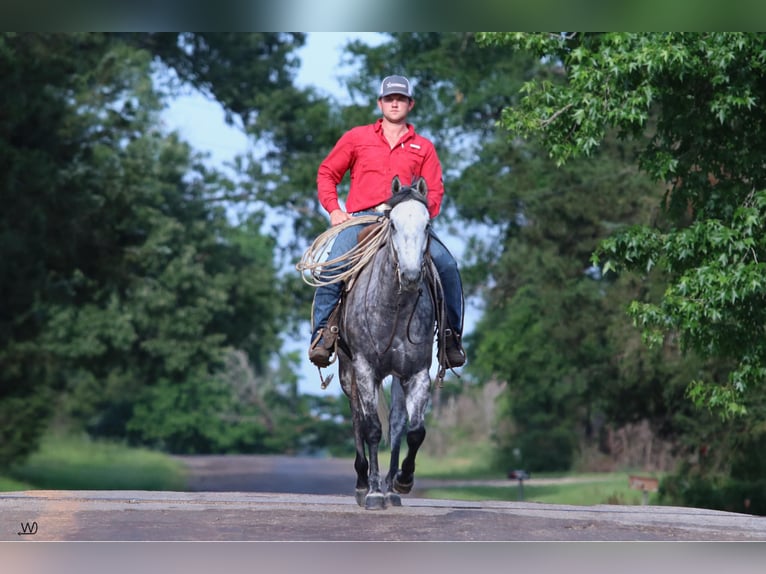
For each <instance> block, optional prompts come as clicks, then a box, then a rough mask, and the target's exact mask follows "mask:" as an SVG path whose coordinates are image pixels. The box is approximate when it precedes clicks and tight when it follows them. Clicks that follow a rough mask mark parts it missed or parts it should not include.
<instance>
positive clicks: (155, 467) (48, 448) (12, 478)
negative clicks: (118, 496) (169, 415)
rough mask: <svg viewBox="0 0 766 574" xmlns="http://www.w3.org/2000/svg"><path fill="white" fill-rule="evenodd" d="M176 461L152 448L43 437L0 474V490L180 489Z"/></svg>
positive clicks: (181, 478)
mask: <svg viewBox="0 0 766 574" xmlns="http://www.w3.org/2000/svg"><path fill="white" fill-rule="evenodd" d="M184 485H185V476H184V470H183V466H182V465H181V463H179V462H177V461H176V460H174V459H172V458H170V457H168V456H166V455H164V454H162V453H157V452H152V451H149V450H145V449H135V448H130V447H127V446H123V445H119V444H113V443H105V442H96V441H90V440H87V439H85V438H72V437H57V436H49V437H47V438H46V439H45V440H44V441H43V443H42V445H41V448H40V450H39V451H38V452H36V453H34V454H33V455H31V456H30V457H29V458H28V459H27V460H26V462H24V463H23V464H21V465H18V466H15V467H13V468H12V469H11V471H10V472H9V473H8V475H7V476H5V477H0V490H3V491H9V490H33V489H52V490H183V489H184Z"/></svg>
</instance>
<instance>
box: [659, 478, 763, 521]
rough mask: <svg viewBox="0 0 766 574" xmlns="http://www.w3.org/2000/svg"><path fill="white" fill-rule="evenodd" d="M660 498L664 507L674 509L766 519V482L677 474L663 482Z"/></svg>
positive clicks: (761, 480)
mask: <svg viewBox="0 0 766 574" xmlns="http://www.w3.org/2000/svg"><path fill="white" fill-rule="evenodd" d="M659 499H660V503H661V504H669V505H673V506H686V507H693V508H709V509H711V510H724V511H727V512H741V513H746V514H756V515H759V516H766V479H760V480H737V479H732V478H727V477H713V478H707V477H701V476H684V475H682V474H677V475H673V476H668V477H666V478H665V479H663V481H662V483H661V485H660V491H659Z"/></svg>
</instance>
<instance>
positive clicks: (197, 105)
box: [163, 32, 470, 394]
mask: <svg viewBox="0 0 766 574" xmlns="http://www.w3.org/2000/svg"><path fill="white" fill-rule="evenodd" d="M352 39H360V40H362V41H364V42H366V43H369V44H374V43H377V42H379V41H380V39H381V35H380V34H379V33H377V32H310V33H308V34H307V37H306V44H305V45H304V47H303V48H302V49H301V50H300V51H299V52H298V53H299V56H300V58H301V68H300V70H299V72H298V75H297V77H296V84H297V85H299V86H304V87H305V86H314V87H315V88H316V89H318V90H320V91H322V92H326V93H327V94H329V95H332V96H334V97H335V98H337V99H339V100H340V101H344V100H345V99H347V94H346V92H345V91H344V90H343V88H342V86H341V84H340V81H339V78H340V77H341V76H345V75H346V74H347V73H348V69H347V68H344V67H343V66H341V63H340V60H341V48H342V47H343V46H344V45H345V44H346V43H348V41H350V40H352ZM163 117H164V121H165V123H166V127H167V128H169V129H172V130H176V131H178V132H179V134H180V135H181V137H182V138H183V139H184V140H186V141H188V142H189V143H190V144H191V145H192V147H194V148H195V149H197V150H199V151H204V152H208V153H209V154H210V159H209V162H210V164H211V165H215V166H218V167H223V166H224V164H225V163H226V162H227V161H229V160H231V159H232V158H234V157H235V156H236V155H238V154H240V153H244V152H245V151H247V149H248V146H249V145H251V144H250V143H249V142H248V140H247V137H246V136H245V135H244V133H243V131H242V130H241V129H239V128H238V127H237V126H229V125H227V124H226V122H225V121H224V114H223V110H222V109H221V106H220V105H219V104H218V103H216V102H213V101H209V100H207V99H206V98H205V97H204V96H202V95H200V94H191V95H185V96H181V97H179V98H177V99H176V100H174V101H173V102H172V103H171V104H170V106H169V108H168V109H167V110H166V112H165V114H164V116H163ZM349 127H352V126H349ZM443 239H445V240H446V239H448V238H446V237H445V238H443ZM448 246H449V248H450V250H452V251H453V253H455V254H456V255H457V254H458V253H457V251H456V250H457V249H459V248H458V247H457V246H455V245H449V244H448ZM306 288H307V289H309V288H310V287H308V286H306ZM307 319H308V318H307ZM469 326H470V321H469V320H468V318H467V319H466V331H468V330H469ZM304 330H305V333H303V334H302V337H301V338H300V339H299V340H295V341H293V340H290V341H287V342H286V345H285V348H286V350H298V351H299V354H300V356H301V357H302V362H301V366H300V371H299V374H298V375H299V384H298V388H299V391H300V392H301V393H310V394H322V393H330V394H340V393H341V391H340V385H339V383H338V380H337V364H333V365H331V366H330V367H329V368H327V369H323V371H322V374H323V376H325V377H327V376H329V375H330V374H334V378H333V381H332V382H331V383H330V386H329V387H328V388H327V389H326V390H322V389H321V386H320V385H321V383H320V379H319V373H318V371H317V368H316V367H314V366H313V365H312V364H311V363H310V362H309V360H308V357H307V353H308V342H309V338H310V333H309V324H308V321H307V323H306V326H305V328H304ZM435 372H436V368H435V367H432V375H433V374H435Z"/></svg>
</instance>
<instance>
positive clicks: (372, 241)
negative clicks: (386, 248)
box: [295, 215, 391, 287]
mask: <svg viewBox="0 0 766 574" xmlns="http://www.w3.org/2000/svg"><path fill="white" fill-rule="evenodd" d="M376 222H383V223H382V225H380V226H375V227H373V228H372V229H371V230H370V232H369V235H367V237H366V238H365V239H364V240H363V241H360V242H358V243H357V244H356V245H355V246H354V247H353V248H352V249H351V250H349V251H348V252H347V253H344V254H342V255H341V256H340V257H336V258H335V259H327V260H324V261H323V260H322V257H323V256H324V254H325V253H329V249H330V246H331V244H332V242H333V241H335V238H336V237H337V236H338V234H339V233H340V232H341V231H343V230H344V229H346V228H348V227H351V226H353V225H364V224H368V223H376ZM390 235H391V225H390V221H389V220H388V218H385V217H383V216H379V215H359V216H356V217H352V218H351V219H349V220H347V221H344V222H343V223H341V224H340V225H336V226H334V227H331V228H330V229H328V230H327V231H325V232H324V233H322V234H321V235H320V236H319V237H317V238H316V239H315V240H314V242H313V243H312V244H311V245H310V246H309V248H308V249H306V251H305V252H304V253H303V257H301V260H300V261H299V262H298V263H296V264H295V268H296V269H297V270H298V272H299V273H300V274H301V277H302V278H303V281H304V282H305V283H306V284H308V285H311V286H312V287H321V286H322V285H330V284H332V283H338V282H340V281H347V280H348V279H349V278H351V277H353V276H355V275H356V274H357V273H358V272H359V271H360V270H361V269H362V267H364V266H365V265H366V264H367V262H368V261H369V260H370V259H372V258H373V256H374V255H375V253H376V252H377V251H378V249H379V248H380V246H381V245H383V244H384V243H385V242H386V241H387V240H388V238H389V236H390ZM323 271H324V273H323Z"/></svg>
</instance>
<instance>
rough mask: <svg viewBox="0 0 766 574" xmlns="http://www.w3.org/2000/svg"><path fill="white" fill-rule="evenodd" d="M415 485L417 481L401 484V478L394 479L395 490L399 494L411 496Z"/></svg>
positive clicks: (412, 480)
mask: <svg viewBox="0 0 766 574" xmlns="http://www.w3.org/2000/svg"><path fill="white" fill-rule="evenodd" d="M414 484H415V479H414V478H413V479H410V481H409V482H400V481H399V477H396V478H395V479H394V490H395V491H396V492H398V493H399V494H409V493H410V491H411V490H412V487H413V485H414Z"/></svg>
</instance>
